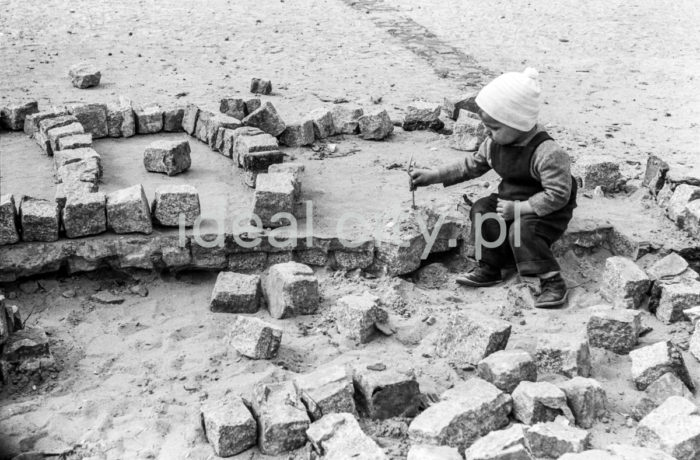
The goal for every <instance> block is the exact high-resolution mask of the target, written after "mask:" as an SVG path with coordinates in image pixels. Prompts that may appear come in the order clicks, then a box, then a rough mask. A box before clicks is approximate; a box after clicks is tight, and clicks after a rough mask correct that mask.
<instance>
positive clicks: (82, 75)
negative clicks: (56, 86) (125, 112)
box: [68, 62, 102, 89]
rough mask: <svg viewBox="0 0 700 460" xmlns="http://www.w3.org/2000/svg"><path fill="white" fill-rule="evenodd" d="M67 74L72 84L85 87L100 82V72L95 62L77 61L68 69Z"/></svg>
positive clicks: (80, 87)
mask: <svg viewBox="0 0 700 460" xmlns="http://www.w3.org/2000/svg"><path fill="white" fill-rule="evenodd" d="M68 76H69V77H70V81H71V83H72V84H73V86H75V87H76V88H79V89H86V88H92V87H93V86H97V85H99V84H100V79H101V78H102V72H100V69H99V68H98V67H97V66H96V65H95V64H91V63H89V62H79V63H78V64H74V65H72V66H71V67H70V69H68Z"/></svg>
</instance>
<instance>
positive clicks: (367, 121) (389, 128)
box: [357, 108, 394, 141]
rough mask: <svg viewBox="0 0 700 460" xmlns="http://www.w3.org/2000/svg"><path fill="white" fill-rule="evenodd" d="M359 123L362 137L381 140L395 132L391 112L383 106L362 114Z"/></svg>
mask: <svg viewBox="0 0 700 460" xmlns="http://www.w3.org/2000/svg"><path fill="white" fill-rule="evenodd" d="M357 123H358V125H359V127H360V137H361V138H362V139H370V140H376V141H379V140H382V139H385V138H386V137H388V136H389V135H390V134H391V133H393V132H394V124H393V123H392V122H391V118H389V114H388V113H387V112H386V110H384V109H381V108H379V109H375V110H373V111H371V112H369V113H366V114H364V115H362V116H361V117H360V118H359V119H358V120H357Z"/></svg>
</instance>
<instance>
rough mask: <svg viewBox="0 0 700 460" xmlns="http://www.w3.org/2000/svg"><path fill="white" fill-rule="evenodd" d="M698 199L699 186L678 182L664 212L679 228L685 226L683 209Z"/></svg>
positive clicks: (699, 196) (699, 193) (699, 197)
mask: <svg viewBox="0 0 700 460" xmlns="http://www.w3.org/2000/svg"><path fill="white" fill-rule="evenodd" d="M698 199H700V187H698V186H695V185H688V184H678V186H676V188H675V189H674V190H673V194H672V195H671V198H670V199H669V200H668V203H666V214H667V215H668V217H669V218H670V219H671V220H672V221H674V222H675V223H676V225H677V226H678V227H680V228H685V222H684V216H685V213H684V210H685V207H686V206H687V205H688V203H690V202H691V201H695V200H698Z"/></svg>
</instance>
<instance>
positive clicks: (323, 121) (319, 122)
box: [306, 108, 335, 139]
mask: <svg viewBox="0 0 700 460" xmlns="http://www.w3.org/2000/svg"><path fill="white" fill-rule="evenodd" d="M306 119H308V120H311V122H312V123H313V125H314V136H316V139H325V138H327V137H329V136H332V135H334V134H335V126H334V125H333V115H331V111H330V110H328V109H325V108H319V109H315V110H312V111H311V113H309V115H308V116H307V117H306Z"/></svg>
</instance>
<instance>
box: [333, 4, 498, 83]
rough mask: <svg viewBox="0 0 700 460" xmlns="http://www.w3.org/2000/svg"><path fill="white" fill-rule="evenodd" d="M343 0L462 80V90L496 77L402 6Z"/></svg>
mask: <svg viewBox="0 0 700 460" xmlns="http://www.w3.org/2000/svg"><path fill="white" fill-rule="evenodd" d="M341 1H342V2H343V3H345V4H346V5H348V6H349V7H351V8H353V9H355V10H357V11H360V12H364V13H365V14H366V15H367V17H368V19H369V20H370V21H372V22H373V23H374V25H375V26H377V27H378V28H380V29H382V30H384V31H385V32H386V33H388V34H389V35H391V36H392V37H394V39H396V40H398V41H399V42H400V43H401V44H402V45H403V46H404V47H405V48H407V49H408V50H410V51H412V52H413V53H414V54H415V55H417V56H418V57H420V58H421V59H424V60H425V61H427V62H428V64H429V65H430V66H431V67H432V68H433V70H434V71H435V73H436V74H437V75H438V76H439V77H440V78H449V79H454V80H457V81H459V83H458V86H459V87H460V89H469V88H475V87H476V88H478V87H481V86H483V85H484V84H486V82H488V81H489V80H490V79H491V78H493V77H494V76H495V74H494V73H493V72H492V71H490V70H488V69H486V68H485V67H482V66H480V65H479V64H478V63H477V62H476V60H475V59H474V57H472V56H470V55H468V54H465V53H464V52H462V51H461V50H460V49H458V48H455V47H454V46H452V45H449V44H447V43H445V42H443V41H442V40H440V39H439V38H438V37H437V35H435V34H434V33H433V32H431V31H430V30H429V29H427V28H426V27H424V26H422V25H420V24H418V23H417V22H416V21H414V20H413V19H411V18H409V17H406V16H404V15H403V14H401V11H400V10H399V9H398V8H395V7H394V6H391V5H388V4H387V3H385V2H384V1H383V0H341Z"/></svg>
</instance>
